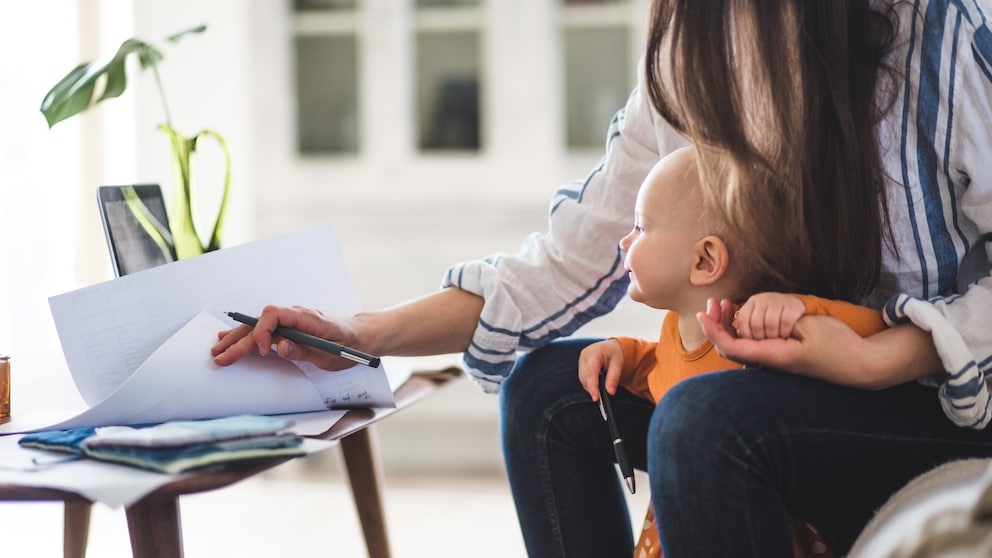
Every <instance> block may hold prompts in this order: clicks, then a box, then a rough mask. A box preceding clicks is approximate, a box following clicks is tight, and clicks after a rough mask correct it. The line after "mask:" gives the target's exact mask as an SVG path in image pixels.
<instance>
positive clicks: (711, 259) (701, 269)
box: [689, 235, 730, 287]
mask: <svg viewBox="0 0 992 558" xmlns="http://www.w3.org/2000/svg"><path fill="white" fill-rule="evenodd" d="M692 249H693V255H694V257H693V264H692V270H691V271H690V272H689V282H690V283H691V284H692V285H693V286H696V287H701V286H704V285H712V284H713V283H716V282H717V281H718V280H719V279H720V278H721V277H723V275H724V273H726V272H727V266H729V265H730V250H729V249H728V248H727V243H726V242H724V241H723V239H722V238H720V237H718V236H713V235H710V236H704V237H703V238H700V239H699V240H697V241H696V243H695V244H693V246H692Z"/></svg>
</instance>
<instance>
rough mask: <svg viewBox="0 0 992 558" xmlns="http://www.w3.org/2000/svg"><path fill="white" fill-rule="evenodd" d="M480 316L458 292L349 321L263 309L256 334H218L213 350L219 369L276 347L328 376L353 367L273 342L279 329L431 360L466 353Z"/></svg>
mask: <svg viewBox="0 0 992 558" xmlns="http://www.w3.org/2000/svg"><path fill="white" fill-rule="evenodd" d="M481 312H482V298H481V297H479V296H476V295H474V294H471V293H469V292H466V291H463V290H460V289H454V288H451V289H444V290H441V291H438V292H436V293H432V294H429V295H427V296H424V297H421V298H418V299H415V300H411V301H409V302H406V303H404V304H400V305H398V306H394V307H392V308H389V309H386V310H380V311H376V312H362V313H359V314H356V315H355V316H353V317H350V318H329V317H327V316H324V315H323V314H321V313H320V312H317V311H314V310H309V309H305V308H300V307H293V308H285V307H279V306H267V307H265V309H264V310H263V311H262V315H261V316H259V319H258V324H257V325H256V326H255V328H254V330H252V329H250V328H248V326H240V327H237V328H234V329H232V330H229V331H226V332H221V333H220V334H219V335H218V338H219V339H218V342H217V344H216V345H214V347H213V348H212V350H211V354H212V355H213V356H214V362H215V363H216V364H218V365H220V366H227V365H229V364H233V363H234V362H236V361H238V360H239V359H241V358H243V357H245V356H247V355H249V354H251V353H253V352H255V351H256V350H257V351H258V352H259V353H261V354H263V355H265V354H268V352H269V351H270V350H271V346H272V343H273V342H276V343H277V344H276V351H277V352H278V354H279V356H282V357H283V358H288V359H292V360H304V361H308V362H312V363H313V364H315V365H317V366H319V367H321V368H325V369H328V370H340V369H343V368H347V367H349V366H352V365H353V364H354V363H352V362H350V361H348V360H345V359H341V358H339V357H335V356H333V355H330V354H328V353H325V352H323V351H319V350H316V349H312V348H310V347H306V346H303V345H298V344H296V343H293V342H292V341H289V340H287V339H280V338H273V335H272V332H273V331H274V330H275V328H276V327H277V326H285V327H291V328H294V329H298V330H300V331H303V332H304V333H309V334H311V335H316V336H318V337H322V338H324V339H330V340H333V341H336V342H339V343H343V344H345V345H348V346H351V347H354V348H356V349H359V350H362V351H365V352H369V353H372V354H375V355H406V356H413V355H431V354H442V353H452V352H461V351H464V350H465V348H466V347H468V344H469V342H470V341H471V339H472V334H473V332H474V331H475V328H476V325H477V324H478V321H479V315H480V313H481Z"/></svg>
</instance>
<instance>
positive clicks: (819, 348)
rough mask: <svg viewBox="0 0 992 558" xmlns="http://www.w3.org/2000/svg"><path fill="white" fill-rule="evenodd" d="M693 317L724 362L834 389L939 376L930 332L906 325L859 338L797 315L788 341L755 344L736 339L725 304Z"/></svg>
mask: <svg viewBox="0 0 992 558" xmlns="http://www.w3.org/2000/svg"><path fill="white" fill-rule="evenodd" d="M697 318H698V319H699V323H700V325H701V326H702V328H703V332H704V333H706V336H707V337H709V339H710V340H711V341H712V342H713V345H714V346H715V347H716V349H717V351H719V352H720V354H721V355H723V356H724V357H726V358H729V359H731V360H735V361H738V362H742V363H746V364H759V365H764V366H768V367H771V368H776V369H779V370H782V371H786V372H792V373H795V374H802V375H805V376H811V377H814V378H820V379H822V380H825V381H828V382H833V383H836V384H841V385H846V386H851V387H857V388H861V389H884V388H887V387H891V386H894V385H897V384H901V383H904V382H908V381H910V380H915V379H917V378H922V377H924V376H928V375H931V374H936V373H941V372H943V371H944V368H943V366H942V364H941V360H940V357H939V356H938V354H937V349H936V348H935V346H934V343H933V338H932V337H931V335H930V333H929V332H926V331H923V330H922V329H920V328H918V327H916V326H914V325H912V324H902V325H897V326H895V327H891V328H889V329H885V330H883V331H880V332H878V333H876V334H873V335H870V336H867V337H861V336H859V335H858V334H857V333H855V332H854V331H853V330H852V329H851V328H850V327H848V326H847V325H845V324H844V323H843V322H841V321H840V320H838V319H836V318H833V317H830V316H803V317H802V318H800V319H799V321H798V322H797V323H796V327H795V329H794V331H793V337H791V338H789V339H764V340H760V341H758V340H753V339H740V338H738V337H737V336H736V332H735V330H734V329H733V328H731V327H730V324H731V320H732V319H733V307H732V305H731V304H730V302H729V301H723V302H720V303H718V302H717V301H716V300H710V301H709V303H708V304H707V307H706V312H701V313H700V314H699V315H698V316H697ZM838 355H843V357H839V356H838Z"/></svg>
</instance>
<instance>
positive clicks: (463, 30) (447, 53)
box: [416, 0, 481, 151]
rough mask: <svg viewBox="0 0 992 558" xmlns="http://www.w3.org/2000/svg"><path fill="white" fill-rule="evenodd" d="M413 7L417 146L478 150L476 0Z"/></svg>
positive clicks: (422, 1)
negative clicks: (414, 10)
mask: <svg viewBox="0 0 992 558" xmlns="http://www.w3.org/2000/svg"><path fill="white" fill-rule="evenodd" d="M416 6H417V13H416V51H417V59H416V87H417V124H418V126H417V128H418V130H419V136H420V137H419V147H420V149H421V150H422V151H433V150H467V151H475V150H478V149H479V144H480V134H481V130H480V127H481V126H480V116H479V113H480V111H479V101H480V84H479V67H480V63H479V60H480V55H481V52H480V47H479V35H480V27H481V25H480V13H479V7H478V0H417V3H416Z"/></svg>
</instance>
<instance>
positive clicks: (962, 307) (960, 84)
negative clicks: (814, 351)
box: [884, 0, 992, 429]
mask: <svg viewBox="0 0 992 558" xmlns="http://www.w3.org/2000/svg"><path fill="white" fill-rule="evenodd" d="M925 4H926V10H924V11H922V13H920V19H918V20H917V24H919V25H920V29H919V31H920V32H919V40H918V42H917V46H919V52H920V54H919V55H918V56H919V58H917V60H919V62H918V67H919V68H921V69H920V72H919V78H918V79H919V89H920V91H919V93H918V100H917V101H916V110H915V112H913V111H907V113H908V114H909V116H908V117H906V118H905V119H904V127H903V130H904V138H905V137H907V136H909V137H914V136H915V141H916V149H915V153H912V154H910V155H908V156H907V155H906V154H905V151H904V165H903V166H904V168H907V167H908V168H911V169H912V170H913V172H916V173H918V175H919V176H918V182H919V184H920V187H919V188H907V189H906V190H905V191H906V195H905V197H906V199H907V203H908V204H909V205H913V206H914V209H913V210H912V212H911V213H910V220H911V222H912V225H913V227H912V230H913V232H914V235H913V237H914V238H915V240H914V241H904V242H903V243H902V247H901V254H900V256H901V257H902V258H904V260H906V259H909V258H919V259H920V261H925V264H923V265H921V267H922V269H923V270H924V274H925V276H924V280H923V289H922V292H921V293H916V294H900V295H897V296H895V297H893V298H892V299H890V300H889V302H888V303H887V304H886V307H885V312H884V315H885V318H886V321H887V322H889V323H890V324H896V323H903V322H912V323H914V324H915V325H917V326H918V327H920V328H921V329H924V330H926V331H929V332H930V333H931V335H932V336H933V340H934V344H935V345H936V348H937V351H938V353H939V355H940V358H941V361H942V363H943V365H944V370H945V373H944V374H941V375H939V376H935V377H932V378H928V379H926V380H925V381H926V382H927V383H931V384H933V385H936V386H939V390H938V392H937V393H938V397H939V399H940V404H941V406H942V407H943V409H944V412H945V414H946V415H947V416H948V418H950V419H951V420H952V421H953V422H954V423H955V424H957V425H959V426H963V427H969V428H976V429H981V428H985V427H986V426H987V425H988V424H989V422H990V421H992V408H990V405H992V401H990V393H989V386H988V380H989V378H990V373H992V277H990V271H992V246H990V244H989V240H990V238H992V30H990V28H989V25H988V22H987V20H986V14H988V13H989V9H990V5H989V2H988V1H986V0H965V1H964V2H956V1H950V0H930V2H928V3H925ZM928 42H929V44H928ZM910 58H912V56H911V57H910ZM915 67H916V66H915V65H914V69H915ZM907 69H910V66H909V65H907ZM931 107H932V108H931ZM912 143H913V142H912V141H904V142H903V145H904V146H906V145H912ZM915 182H917V180H910V181H909V182H907V184H914V183H915ZM920 201H922V203H920ZM890 203H891V202H890ZM938 293H939V296H935V295H938Z"/></svg>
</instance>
